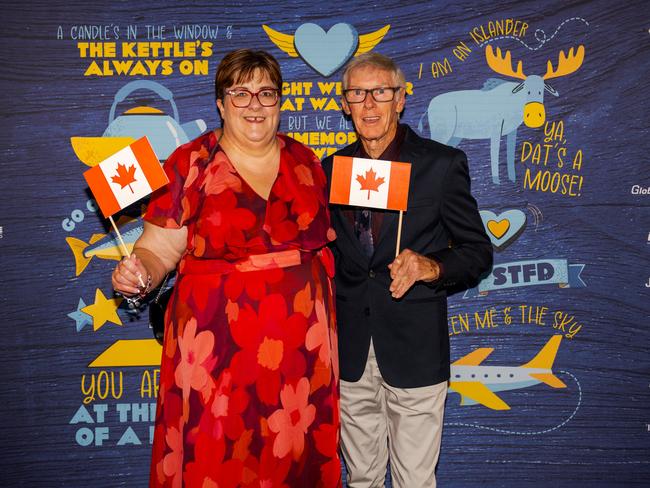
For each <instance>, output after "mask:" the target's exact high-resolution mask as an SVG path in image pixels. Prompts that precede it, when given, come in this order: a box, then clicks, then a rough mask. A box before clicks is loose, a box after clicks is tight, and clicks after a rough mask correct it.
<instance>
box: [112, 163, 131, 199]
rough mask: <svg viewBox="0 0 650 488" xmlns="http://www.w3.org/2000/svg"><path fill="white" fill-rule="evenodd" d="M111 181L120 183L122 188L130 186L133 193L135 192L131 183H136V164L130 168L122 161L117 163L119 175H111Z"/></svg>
mask: <svg viewBox="0 0 650 488" xmlns="http://www.w3.org/2000/svg"><path fill="white" fill-rule="evenodd" d="M111 181H112V182H113V183H117V184H118V185H120V188H124V187H125V186H128V187H129V190H131V193H133V188H131V183H135V181H136V179H135V165H134V164H132V165H131V166H130V167H129V168H128V169H127V167H126V166H125V165H123V164H122V163H117V175H116V176H111Z"/></svg>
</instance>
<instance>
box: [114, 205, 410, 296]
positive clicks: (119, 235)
mask: <svg viewBox="0 0 650 488" xmlns="http://www.w3.org/2000/svg"><path fill="white" fill-rule="evenodd" d="M400 213H401V212H400ZM400 219H401V216H400ZM108 220H110V221H111V224H112V225H113V229H114V230H115V233H116V234H117V240H118V241H120V246H121V247H122V254H124V255H125V256H126V257H127V258H130V257H131V253H130V252H129V250H128V249H127V247H126V244H125V243H124V239H122V234H120V230H119V229H118V228H117V225H115V221H114V220H113V216H112V215H109V217H108ZM138 281H139V282H140V286H141V287H142V288H143V289H144V288H146V285H145V284H144V281H142V276H140V275H138Z"/></svg>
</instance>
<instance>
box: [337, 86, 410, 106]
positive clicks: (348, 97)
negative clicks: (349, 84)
mask: <svg viewBox="0 0 650 488" xmlns="http://www.w3.org/2000/svg"><path fill="white" fill-rule="evenodd" d="M401 88H402V87H401V86H386V87H378V88H370V89H368V90H366V89H365V88H350V89H348V90H343V96H344V97H345V101H346V102H348V103H362V102H365V101H366V97H367V96H368V93H370V94H371V95H372V98H373V100H374V101H375V102H380V103H381V102H392V101H393V99H394V98H395V93H397V92H398V91H399V90H400V89H401Z"/></svg>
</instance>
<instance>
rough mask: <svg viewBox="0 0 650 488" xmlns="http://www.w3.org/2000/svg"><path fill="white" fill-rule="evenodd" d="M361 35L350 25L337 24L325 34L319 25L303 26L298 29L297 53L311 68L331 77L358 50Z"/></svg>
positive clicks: (296, 35)
mask: <svg viewBox="0 0 650 488" xmlns="http://www.w3.org/2000/svg"><path fill="white" fill-rule="evenodd" d="M358 42H359V35H358V34H357V31H356V29H355V28H354V27H352V26H351V25H350V24H336V25H334V26H332V28H331V29H330V30H328V31H327V32H325V31H324V30H323V29H322V28H321V27H320V26H319V25H316V24H302V25H301V26H300V27H298V29H296V34H295V39H294V43H295V46H296V51H298V54H300V56H301V57H302V59H303V60H304V61H305V63H307V64H308V65H309V66H311V67H312V68H314V69H315V70H316V71H318V72H319V73H320V74H321V75H323V76H329V75H331V74H332V73H334V72H335V71H336V70H337V69H339V68H340V67H341V66H343V65H344V64H345V63H346V61H347V60H348V59H350V58H351V57H352V55H353V54H354V51H355V50H356V49H357V44H358Z"/></svg>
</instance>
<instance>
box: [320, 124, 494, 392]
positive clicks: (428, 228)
mask: <svg viewBox="0 0 650 488" xmlns="http://www.w3.org/2000/svg"><path fill="white" fill-rule="evenodd" d="M359 144H360V142H359V141H357V142H356V143H354V144H351V145H350V146H347V147H345V148H343V149H341V150H340V151H338V152H337V153H336V154H335V155H340V156H352V155H354V154H355V153H356V151H357V149H358V145H359ZM332 158H333V157H332V156H330V157H328V158H326V159H325V160H324V161H323V169H324V170H325V173H326V174H327V178H328V181H331V172H332V160H333V159H332ZM399 161H404V162H409V163H411V165H412V166H411V179H410V188H409V198H408V210H407V211H406V212H404V217H403V225H402V240H401V246H400V247H401V249H402V250H403V249H405V248H408V249H411V250H412V251H415V252H418V253H420V254H424V255H428V256H430V257H433V258H435V259H437V260H438V261H439V262H440V263H442V265H443V268H444V274H443V277H442V279H441V280H440V281H439V282H436V283H432V284H428V283H421V282H418V283H416V284H415V285H414V286H413V287H412V288H411V289H410V290H409V291H408V292H407V293H406V294H405V295H404V296H403V297H402V298H401V299H399V300H395V299H393V298H392V297H391V294H390V291H389V286H390V282H391V279H390V274H389V269H388V264H390V263H391V262H392V261H393V259H394V258H395V245H396V239H397V224H398V217H399V213H398V212H390V211H389V212H386V214H385V216H384V220H383V222H382V226H381V229H380V231H379V235H378V239H377V242H376V243H375V252H374V254H373V256H372V257H371V258H368V257H367V256H366V255H365V254H364V253H363V252H362V249H361V246H360V244H359V240H358V238H357V237H356V236H355V234H354V229H353V228H352V225H351V223H350V221H349V219H348V218H346V216H345V215H344V214H343V211H342V210H343V209H344V208H346V207H342V206H340V205H332V206H331V217H332V225H333V227H334V230H335V231H336V234H337V239H336V240H335V241H334V242H333V243H332V250H333V252H334V256H335V258H336V277H335V281H336V313H337V324H338V337H339V362H340V373H341V379H343V380H345V381H358V380H359V379H360V378H361V376H362V374H363V371H364V369H365V365H366V361H367V358H368V350H369V347H370V339H371V337H372V341H373V345H374V348H375V353H376V355H377V363H378V365H379V370H380V372H381V375H382V377H383V379H384V380H385V381H386V382H387V383H388V384H390V385H392V386H395V387H398V388H415V387H420V386H429V385H434V384H437V383H440V382H442V381H446V380H448V379H449V333H448V329H447V290H448V289H449V288H450V287H451V288H454V289H458V287H470V286H474V285H475V284H476V282H477V281H478V279H479V277H480V276H481V274H483V273H485V272H486V271H488V270H489V269H490V268H491V266H492V245H491V243H490V240H489V238H488V236H487V235H486V233H485V230H484V228H483V223H482V222H481V217H480V215H479V212H478V208H477V205H476V200H474V198H473V197H472V195H471V193H470V177H469V171H468V166H467V157H466V156H465V154H464V153H463V152H462V151H460V150H458V149H455V148H452V147H449V146H445V145H443V144H439V143H437V142H434V141H432V140H429V139H423V138H421V137H419V136H418V135H417V134H416V133H415V132H414V131H413V130H412V129H411V128H410V127H407V128H406V135H405V138H404V141H403V143H402V146H401V149H400V157H399Z"/></svg>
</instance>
